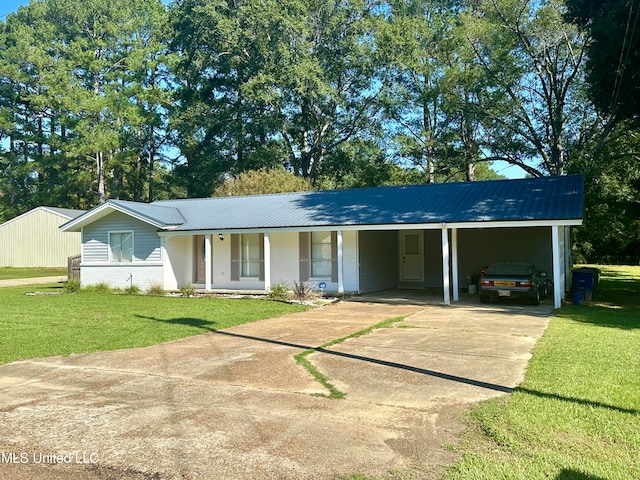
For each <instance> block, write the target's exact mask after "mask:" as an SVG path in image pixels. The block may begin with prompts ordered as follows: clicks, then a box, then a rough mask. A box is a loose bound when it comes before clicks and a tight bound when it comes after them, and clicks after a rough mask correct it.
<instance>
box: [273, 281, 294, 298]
mask: <svg viewBox="0 0 640 480" xmlns="http://www.w3.org/2000/svg"><path fill="white" fill-rule="evenodd" d="M289 290H290V287H289V285H288V284H287V283H286V282H280V283H277V284H275V285H272V286H271V289H270V290H269V295H268V298H269V299H270V300H275V301H277V302H286V301H287V300H289V297H290V294H289Z"/></svg>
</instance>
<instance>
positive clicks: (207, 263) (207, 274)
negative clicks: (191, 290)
mask: <svg viewBox="0 0 640 480" xmlns="http://www.w3.org/2000/svg"><path fill="white" fill-rule="evenodd" d="M204 289H205V290H211V235H205V236H204Z"/></svg>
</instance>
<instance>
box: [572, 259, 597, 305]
mask: <svg viewBox="0 0 640 480" xmlns="http://www.w3.org/2000/svg"><path fill="white" fill-rule="evenodd" d="M572 274H573V277H572V283H573V293H574V303H576V302H575V294H576V293H579V292H582V300H584V301H586V302H590V301H591V300H593V297H594V296H595V295H596V292H597V289H598V280H599V276H600V270H598V269H597V268H588V267H582V268H575V269H573V271H572ZM580 303H582V302H580Z"/></svg>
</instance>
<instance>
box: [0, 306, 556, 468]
mask: <svg viewBox="0 0 640 480" xmlns="http://www.w3.org/2000/svg"><path fill="white" fill-rule="evenodd" d="M550 312H551V308H550V307H548V306H540V307H518V306H497V305H496V306H493V305H492V306H489V307H486V306H480V305H466V306H455V307H443V306H433V305H414V304H395V305H393V304H379V303H368V302H362V301H360V302H341V303H339V304H335V305H331V306H327V307H321V308H317V309H314V310H311V311H308V312H304V313H297V314H292V315H288V316H284V317H280V318H276V319H270V320H265V321H261V322H256V323H252V324H248V325H243V326H240V327H235V328H231V329H228V330H224V331H221V332H208V333H205V334H203V335H199V336H196V337H191V338H187V339H182V340H178V341H174V342H169V343H164V344H161V345H157V346H153V347H148V348H140V349H133V350H121V351H113V352H101V353H90V354H81V355H72V356H70V357H65V358H62V357H52V358H43V359H33V360H27V361H22V362H15V363H12V364H8V365H4V366H1V367H0V453H1V454H2V457H1V462H0V478H12V480H22V479H25V480H26V479H29V480H33V479H36V480H38V479H63V478H64V479H70V480H73V479H116V478H117V479H121V478H128V479H165V478H167V479H213V478H224V479H231V480H232V479H332V478H336V477H337V476H339V475H343V474H349V473H361V474H366V475H384V474H385V473H386V472H388V471H389V470H391V469H410V470H411V472H412V476H411V478H426V479H431V478H438V477H439V475H440V474H441V473H442V470H443V469H444V468H445V466H446V465H448V464H449V463H450V462H452V461H453V460H455V458H456V457H455V455H456V454H455V453H453V452H451V451H450V450H449V449H445V448H443V445H446V444H451V443H455V442H456V436H457V434H458V433H459V432H460V431H461V430H462V429H463V428H464V425H463V424H462V421H461V417H460V414H461V413H462V412H464V411H465V409H467V408H468V406H469V405H470V404H471V403H473V402H477V401H480V400H483V399H487V398H490V397H494V396H497V395H504V394H505V393H508V392H509V391H510V390H511V389H512V388H513V387H515V386H516V385H517V384H518V383H519V382H520V381H521V380H522V378H523V375H524V370H525V368H526V365H527V362H528V360H529V358H530V351H531V348H532V347H533V345H534V343H535V342H536V340H537V339H538V338H539V337H540V335H541V334H542V333H543V331H544V329H545V328H546V325H547V323H548V318H549V314H550ZM141 314H142V313H141ZM396 316H405V319H404V320H403V321H402V322H399V323H396V324H394V325H393V327H391V328H384V329H378V330H374V331H372V332H371V333H369V334H367V335H364V336H361V337H358V338H353V339H350V340H347V341H346V342H344V343H341V344H338V345H334V346H332V347H330V348H327V349H323V350H322V351H319V352H316V353H313V354H312V355H310V356H309V357H308V358H309V359H310V361H311V362H312V363H313V364H314V365H315V366H316V367H317V368H318V369H319V370H320V371H321V372H322V373H324V374H325V375H326V376H327V377H329V380H330V381H331V382H332V383H333V384H334V385H335V386H336V387H337V388H338V389H339V390H341V391H343V392H345V393H346V394H347V396H346V399H344V400H334V399H330V398H327V397H326V396H323V395H326V393H327V391H326V390H325V389H324V387H323V386H322V385H321V384H319V383H318V382H317V381H316V380H315V379H314V378H313V377H312V376H311V375H310V374H309V373H308V372H307V371H306V370H304V369H303V368H302V367H300V366H299V365H297V364H296V362H295V360H294V358H293V357H294V355H295V354H297V353H299V352H301V351H303V350H305V349H307V348H309V347H317V346H319V345H321V344H323V343H326V342H328V341H330V340H333V339H336V338H340V337H344V336H346V335H349V334H351V333H353V332H356V331H358V330H361V329H363V328H365V327H367V326H370V325H373V324H375V323H377V322H379V321H382V320H385V319H387V318H391V317H396ZM149 320H150V322H152V321H153V320H154V319H153V318H150V319H149ZM163 320H167V319H163ZM181 320H182V321H187V320H188V321H192V319H173V321H176V322H179V321H181Z"/></svg>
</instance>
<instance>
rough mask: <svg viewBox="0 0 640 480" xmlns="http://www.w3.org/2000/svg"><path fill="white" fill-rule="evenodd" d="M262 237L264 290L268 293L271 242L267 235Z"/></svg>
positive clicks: (269, 286) (269, 287)
mask: <svg viewBox="0 0 640 480" xmlns="http://www.w3.org/2000/svg"><path fill="white" fill-rule="evenodd" d="M263 237H264V289H265V290H266V291H267V292H268V291H269V290H271V240H270V239H269V234H268V233H265V234H264V235H263Z"/></svg>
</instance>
